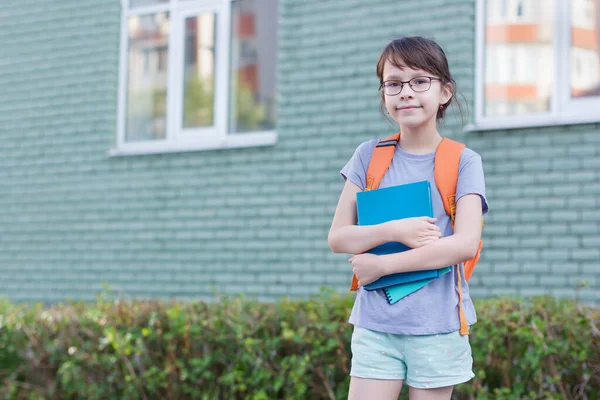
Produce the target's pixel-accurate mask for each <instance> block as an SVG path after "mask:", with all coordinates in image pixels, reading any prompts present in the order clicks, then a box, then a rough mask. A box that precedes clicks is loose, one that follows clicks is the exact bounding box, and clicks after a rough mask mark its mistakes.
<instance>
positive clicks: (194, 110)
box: [182, 13, 216, 128]
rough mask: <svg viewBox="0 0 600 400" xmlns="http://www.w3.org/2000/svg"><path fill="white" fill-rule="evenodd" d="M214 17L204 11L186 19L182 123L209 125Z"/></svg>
mask: <svg viewBox="0 0 600 400" xmlns="http://www.w3.org/2000/svg"><path fill="white" fill-rule="evenodd" d="M215 32H216V18H215V15H214V14H210V13H206V14H201V15H198V16H195V17H191V18H186V20H185V47H184V49H185V50H184V51H185V55H184V64H183V65H184V71H183V73H184V85H183V104H184V107H183V124H182V125H183V127H184V128H198V127H206V126H212V125H213V121H214V98H215V95H214V93H215Z"/></svg>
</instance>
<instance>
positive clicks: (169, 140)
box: [109, 0, 277, 156]
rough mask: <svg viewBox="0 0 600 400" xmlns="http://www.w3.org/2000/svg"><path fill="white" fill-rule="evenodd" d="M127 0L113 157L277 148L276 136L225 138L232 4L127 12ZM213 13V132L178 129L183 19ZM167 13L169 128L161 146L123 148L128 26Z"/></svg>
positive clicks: (182, 2)
mask: <svg viewBox="0 0 600 400" xmlns="http://www.w3.org/2000/svg"><path fill="white" fill-rule="evenodd" d="M129 1H130V0H121V10H122V11H121V43H120V54H119V57H120V62H119V98H118V111H117V138H116V139H117V140H116V147H115V148H112V149H111V150H110V151H109V155H111V156H122V155H136V154H154V153H171V152H183V151H197V150H213V149H226V148H238V147H255V146H272V145H274V144H275V143H276V142H277V132H276V131H275V130H273V131H262V132H247V133H228V131H227V130H228V117H229V91H230V86H229V84H230V82H229V71H230V60H229V58H230V57H229V51H230V42H231V23H230V21H231V2H232V1H233V0H170V1H169V2H168V3H165V4H158V5H151V6H145V7H136V8H134V9H131V8H130V7H129ZM206 11H208V12H214V13H215V15H216V18H217V31H216V37H217V42H216V43H215V47H216V49H217V51H216V57H215V90H214V93H215V99H214V126H212V127H209V128H198V129H183V128H182V126H181V125H182V121H181V115H182V107H183V105H182V100H181V99H182V93H183V79H182V76H183V72H182V71H183V67H184V66H183V64H184V60H183V57H184V51H183V47H184V40H185V39H184V37H183V33H184V32H183V30H184V29H185V28H184V24H183V21H184V19H185V17H187V16H190V15H193V14H196V13H201V12H206ZM157 12H168V13H169V19H170V21H171V22H170V24H171V26H170V30H169V53H168V60H169V61H168V62H169V67H168V75H167V76H168V78H167V110H166V113H167V126H166V137H165V139H162V140H148V141H136V142H127V141H126V140H125V136H126V132H125V118H126V109H127V83H128V82H127V79H128V77H127V73H128V65H127V53H128V42H129V28H128V20H129V17H130V16H132V15H145V14H154V13H157Z"/></svg>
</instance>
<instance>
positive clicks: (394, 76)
mask: <svg viewBox="0 0 600 400" xmlns="http://www.w3.org/2000/svg"><path fill="white" fill-rule="evenodd" d="M419 77H422V78H423V79H414V78H419ZM430 78H434V79H430ZM411 80H412V81H411ZM407 81H411V83H412V84H413V87H412V88H411V85H410V84H409V83H404V84H403V83H400V82H407ZM383 82H384V85H385V86H387V87H386V88H382V90H385V92H388V93H390V94H384V99H385V100H384V101H385V108H386V109H387V112H388V113H389V114H390V116H391V117H392V118H393V119H394V121H396V122H397V123H398V125H400V127H407V128H417V127H419V126H423V125H426V124H428V123H429V122H431V120H432V119H433V121H434V122H435V118H436V115H437V112H438V110H439V109H440V105H442V104H446V103H447V102H448V101H449V100H450V98H451V97H452V86H451V85H450V84H447V85H442V83H441V81H440V80H439V78H438V77H437V76H434V75H433V74H431V73H429V72H426V71H423V70H421V69H412V68H409V67H404V68H398V67H396V66H394V65H393V64H391V63H390V62H389V61H386V62H385V64H384V66H383ZM429 82H431V85H430V86H429ZM427 86H429V89H427V90H425V91H421V90H424V89H426V88H427ZM400 87H402V89H401V90H400ZM398 91H400V93H397V94H393V93H395V92H398ZM385 92H384V93H385Z"/></svg>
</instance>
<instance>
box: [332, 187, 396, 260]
mask: <svg viewBox="0 0 600 400" xmlns="http://www.w3.org/2000/svg"><path fill="white" fill-rule="evenodd" d="M360 191H361V190H360V188H359V187H358V186H356V185H355V184H354V183H352V182H350V180H346V184H345V185H344V189H343V190H342V194H341V195H340V199H339V200H338V204H337V208H336V210H335V215H334V216H333V221H332V223H331V228H330V229H329V236H328V237H327V241H328V242H329V247H330V248H331V250H332V251H333V252H334V253H347V254H360V253H364V252H366V251H368V250H370V249H372V248H373V247H376V246H379V245H380V244H383V243H386V242H389V241H390V240H388V239H389V238H388V233H387V232H386V227H385V224H379V225H370V226H358V225H356V223H357V217H356V193H358V192H360Z"/></svg>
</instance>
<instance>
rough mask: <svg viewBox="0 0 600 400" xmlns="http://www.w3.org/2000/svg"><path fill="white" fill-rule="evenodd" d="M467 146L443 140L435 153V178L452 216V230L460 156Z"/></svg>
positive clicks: (447, 211) (445, 208)
mask: <svg viewBox="0 0 600 400" xmlns="http://www.w3.org/2000/svg"><path fill="white" fill-rule="evenodd" d="M465 147H466V146H465V145H464V144H462V143H458V142H455V141H454V140H451V139H448V138H443V139H442V141H441V142H440V144H439V145H438V148H437V151H436V153H435V162H434V167H433V178H434V179H435V185H436V186H437V188H438V190H439V192H440V195H441V196H442V202H443V203H444V210H446V214H448V215H449V216H450V220H451V224H452V230H454V219H455V218H456V184H457V183H458V168H459V167H460V154H461V153H462V151H463V149H464V148H465Z"/></svg>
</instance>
